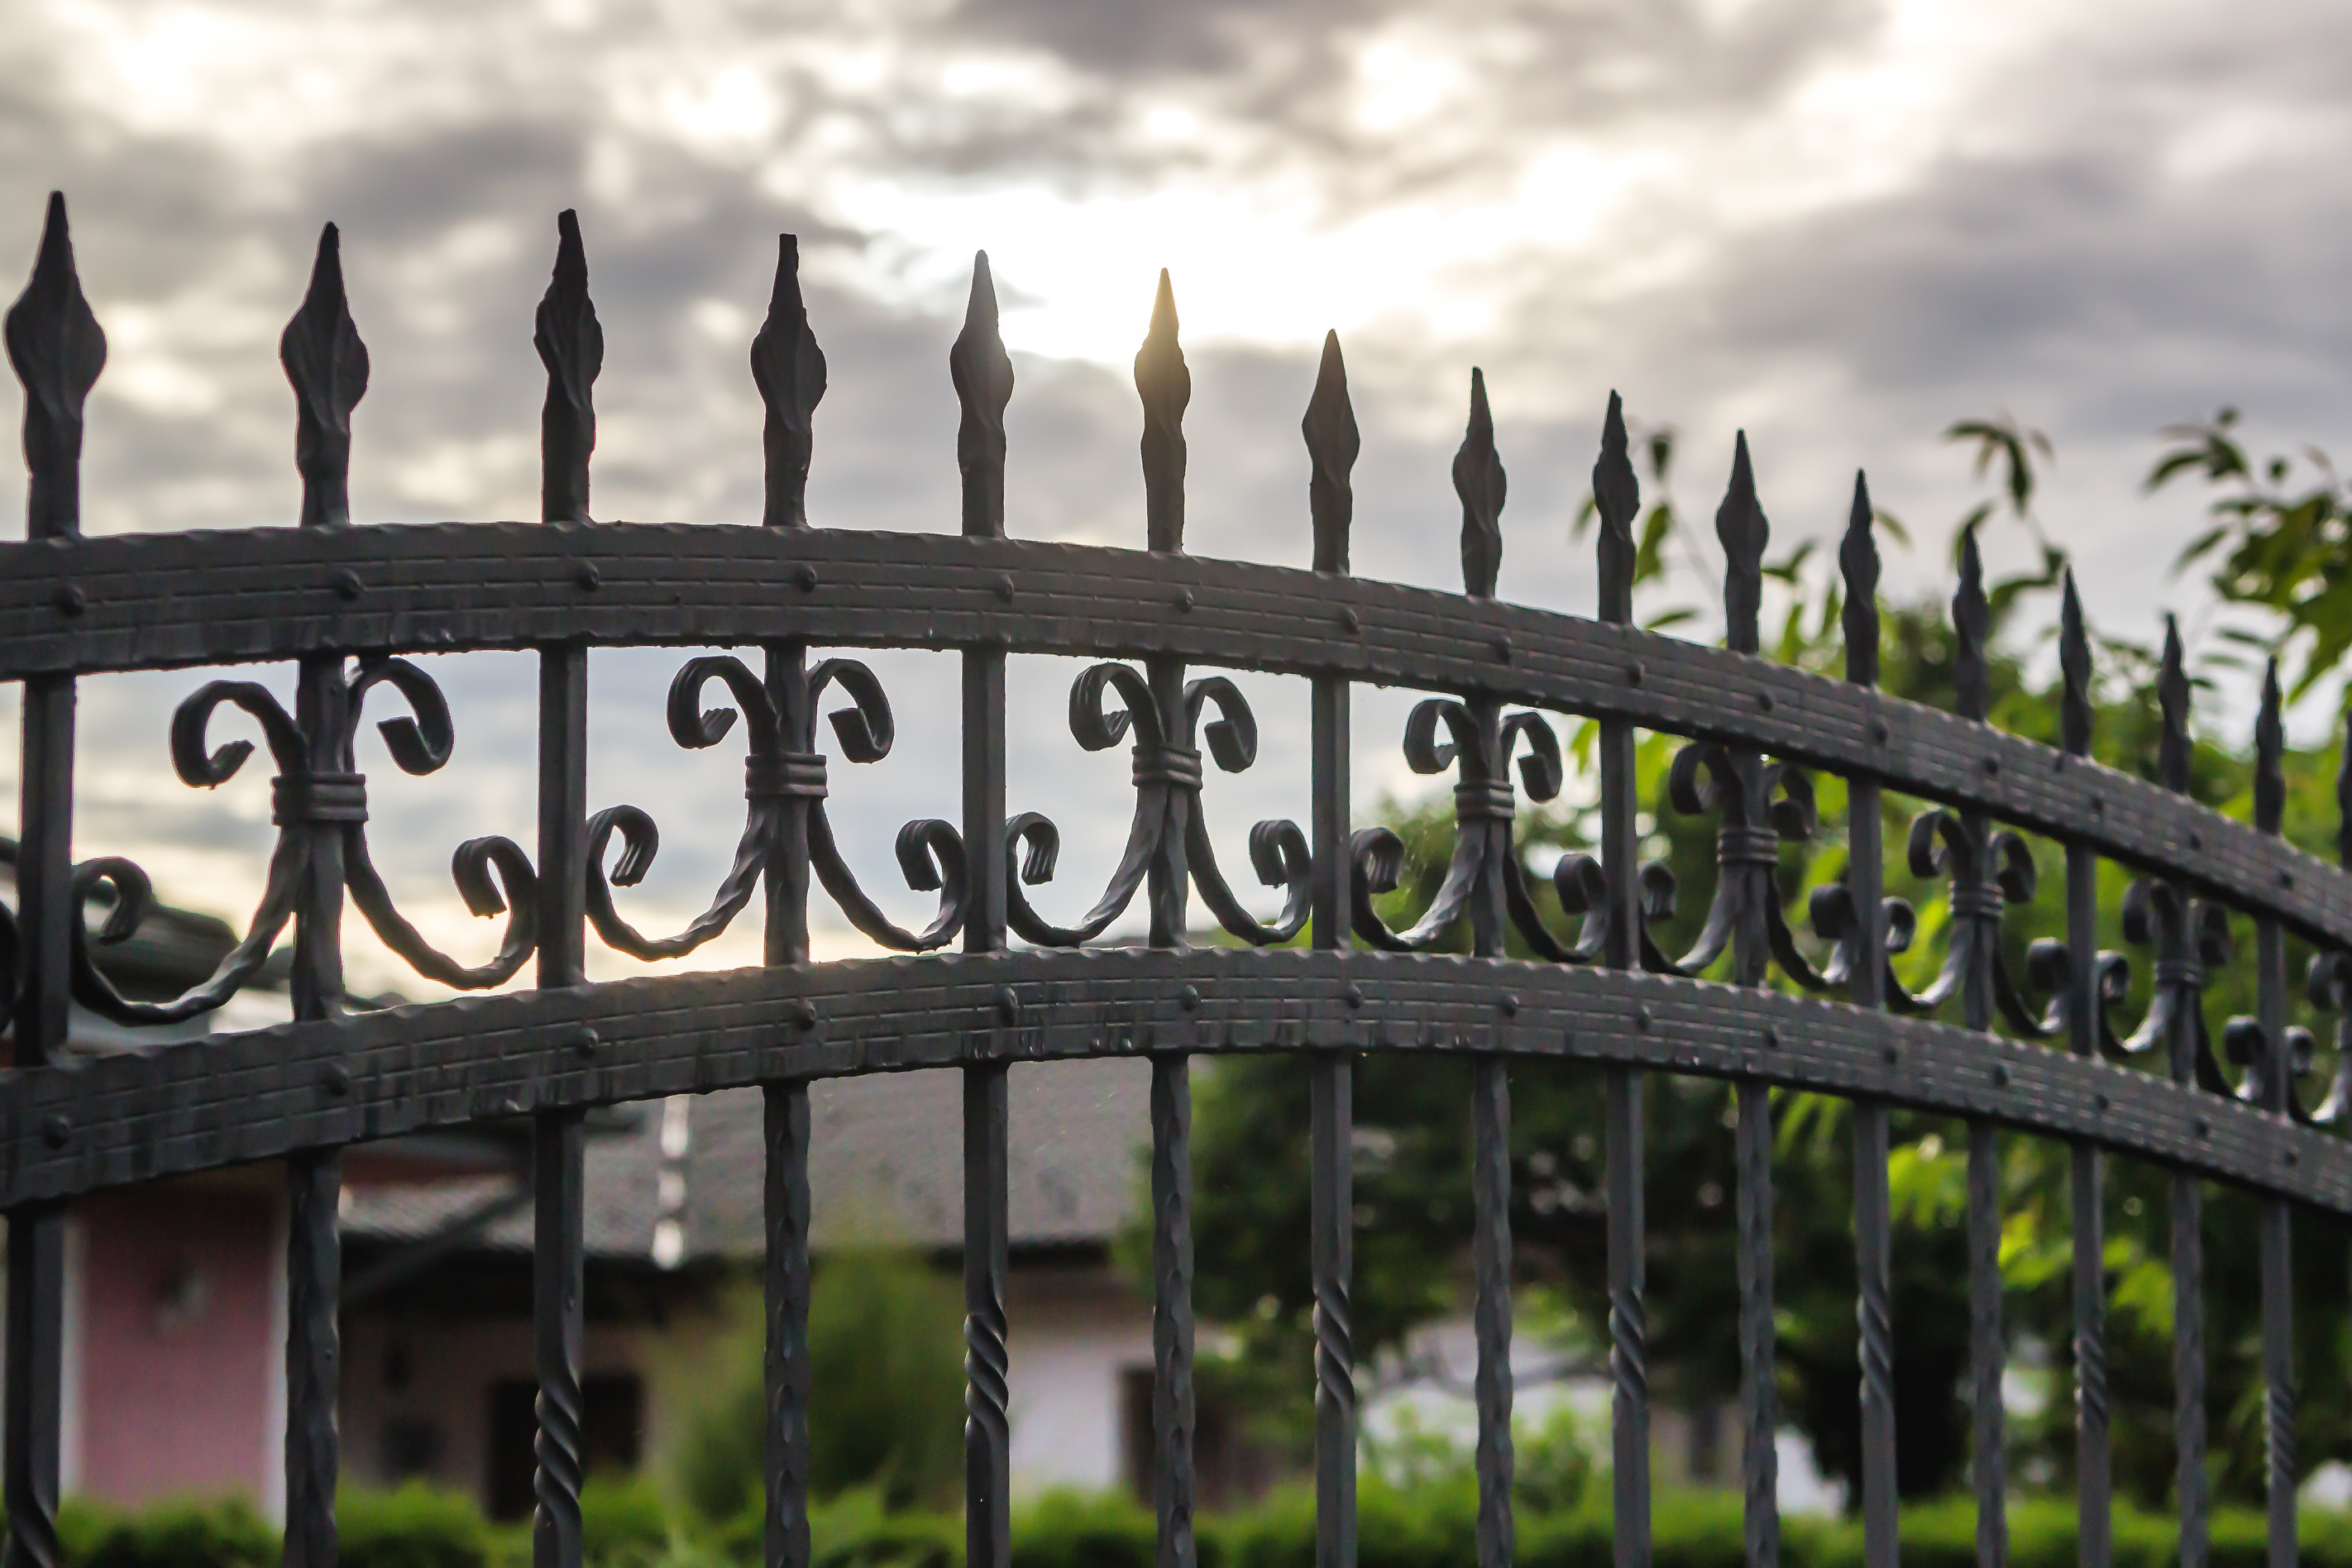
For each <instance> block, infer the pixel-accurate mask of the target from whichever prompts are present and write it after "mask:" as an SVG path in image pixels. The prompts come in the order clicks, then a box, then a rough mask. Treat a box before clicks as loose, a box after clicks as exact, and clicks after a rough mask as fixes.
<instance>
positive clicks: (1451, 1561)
mask: <svg viewBox="0 0 2352 1568" xmlns="http://www.w3.org/2000/svg"><path fill="white" fill-rule="evenodd" d="M1593 1490H1594V1491H1596V1492H1599V1491H1601V1490H1602V1489H1600V1488H1595V1489H1593ZM1596 1501H1597V1502H1598V1503H1599V1504H1600V1505H1601V1506H1597V1507H1595V1506H1586V1507H1580V1508H1575V1509H1570V1510H1561V1511H1559V1512H1553V1513H1543V1512H1537V1511H1533V1510H1526V1511H1522V1512H1521V1514H1520V1516H1519V1534H1518V1551H1517V1557H1516V1562H1517V1564H1518V1565H1519V1568H1601V1565H1604V1564H1606V1563H1608V1562H1609V1560H1610V1530H1609V1513H1608V1510H1607V1507H1606V1499H1605V1497H1603V1498H1601V1499H1597V1500H1596ZM1476 1515H1477V1497H1476V1493H1475V1489H1473V1488H1471V1487H1469V1486H1467V1485H1465V1484H1461V1483H1458V1482H1447V1483H1441V1484H1435V1485H1431V1486H1424V1487H1418V1488H1415V1489H1412V1490H1410V1491H1405V1490H1400V1489H1396V1488H1392V1487H1388V1486H1384V1485H1382V1484H1381V1483H1380V1482H1378V1481H1375V1480H1369V1479H1368V1480H1367V1482H1366V1483H1365V1485H1364V1487H1363V1490H1362V1493H1361V1497H1360V1507H1359V1515H1358V1525H1357V1534H1358V1562H1359V1563H1360V1568H1470V1565H1471V1564H1472V1563H1473V1562H1474V1560H1475V1559H1474V1555H1473V1552H1472V1546H1471V1541H1472V1526H1473V1524H1474V1522H1475V1519H1476ZM583 1516H584V1523H585V1540H586V1548H587V1557H588V1562H589V1564H590V1568H751V1565H753V1564H756V1563H758V1562H759V1561H760V1550H759V1544H760V1533H759V1532H760V1521H759V1516H758V1515H757V1513H756V1512H754V1513H749V1514H746V1515H745V1516H743V1517H742V1518H741V1519H740V1520H739V1521H735V1522H734V1523H732V1524H730V1526H728V1527H727V1528H725V1529H723V1530H720V1531H697V1530H690V1529H688V1528H687V1527H685V1526H683V1525H681V1524H680V1523H679V1522H678V1520H677V1516H676V1515H674V1514H673V1513H672V1512H671V1511H670V1510H667V1508H665V1507H664V1505H663V1504H662V1502H661V1500H660V1499H659V1497H658V1496H657V1495H656V1493H655V1491H654V1490H653V1489H652V1488H651V1487H650V1486H648V1485H646V1484H645V1483H642V1482H625V1483H607V1482H603V1481H598V1482H593V1483H592V1484H591V1485H590V1487H589V1489H588V1491H587V1495H586V1496H585V1498H584V1499H583ZM2009 1518H2010V1562H2011V1564H2013V1568H2074V1562H2075V1554H2074V1503H2073V1502H2072V1500H2067V1499H2062V1498H2048V1497H2034V1498H2024V1499H2020V1500H2015V1501H2013V1502H2011V1506H2010V1516H2009ZM341 1526H342V1564H343V1568H527V1565H528V1563H529V1562H530V1531H529V1529H528V1527H526V1526H520V1525H496V1524H491V1523H489V1522H488V1521H485V1520H484V1519H483V1518H482V1516H481V1514H480V1513H479V1512H478V1510H476V1509H475V1507H474V1505H473V1504H472V1503H471V1502H469V1501H467V1500H465V1499H463V1498H459V1497H457V1496H453V1495H451V1494H448V1493H444V1492H436V1491H432V1490H430V1489H425V1488H424V1487H421V1486H409V1487H404V1488H402V1489H400V1490H398V1491H392V1492H357V1491H354V1492H348V1493H346V1494H345V1495H344V1497H343V1499H342V1507H341ZM810 1527H811V1536H812V1544H813V1547H814V1552H813V1555H814V1564H813V1568H961V1563H962V1562H963V1521H962V1520H961V1518H960V1517H957V1516H955V1515H951V1514H942V1513H922V1512H918V1513H890V1512H886V1511H885V1510H883V1509H882V1508H881V1506H880V1505H879V1503H878V1502H877V1500H875V1499H874V1497H873V1496H872V1495H871V1494H868V1493H852V1494H849V1495H846V1496H844V1497H841V1498H837V1499H835V1500H832V1501H830V1502H826V1503H822V1504H819V1505H818V1506H817V1507H815V1508H814V1509H812V1510H810ZM2115 1535H2116V1552H2115V1560H2116V1568H2172V1564H2173V1562H2174V1552H2173V1531H2172V1527H2171V1524H2170V1522H2169V1521H2167V1520H2164V1519H2162V1518H2159V1517H2156V1516H2152V1515H2148V1514H2143V1513H2140V1512H2137V1510H2130V1509H2118V1510H2116V1521H2115ZM58 1536H59V1540H60V1543H61V1545H62V1546H63V1548H64V1560H65V1563H64V1568H276V1564H277V1563H278V1532H277V1531H275V1530H273V1529H271V1528H270V1526H269V1525H268V1523H267V1522H266V1521H264V1520H263V1519H262V1518H261V1517H260V1516H259V1515H258V1514H257V1513H256V1512H255V1511H254V1510H253V1509H252V1508H251V1507H250V1506H249V1505H248V1504H246V1503H244V1502H213V1503H205V1502H196V1501H182V1502H172V1503H164V1504H159V1505H156V1506H154V1507H152V1508H146V1509H141V1510H134V1511H122V1510H110V1509H105V1508H101V1507H98V1506H95V1505H92V1504H89V1503H86V1502H80V1501H75V1502H69V1503H68V1504H67V1505H66V1506H65V1508H64V1509H63V1510H60V1512H59V1515H58ZM2302 1537H2303V1539H2302V1548H2303V1561H2304V1563H2305V1564H2306V1565H2307V1568H2352V1515H2347V1514H2345V1513H2340V1512H2335V1511H2320V1510H2305V1513H2304V1516H2303V1530H2302ZM1199 1540H1200V1556H1201V1564H1202V1568H1313V1563H1314V1560H1315V1505H1314V1499H1313V1497H1312V1495H1311V1494H1309V1493H1307V1492H1306V1491H1304V1490H1301V1489H1286V1490H1282V1491H1278V1492H1276V1493H1275V1494H1274V1495H1273V1496H1271V1497H1269V1498H1267V1499H1266V1500H1264V1501H1263V1502H1260V1503H1257V1504H1255V1505H1254V1506H1252V1507H1250V1508H1247V1509H1244V1510H1235V1511H1234V1512H1230V1513H1223V1514H1214V1515H1207V1516H1203V1517H1202V1520H1201V1521H1200V1529H1199ZM1652 1541H1653V1548H1652V1562H1653V1563H1654V1568H1742V1552H1741V1531H1740V1515H1739V1500H1738V1496H1737V1495H1736V1494H1733V1493H1729V1492H1688V1493H1668V1494H1664V1495H1662V1496H1661V1497H1660V1498H1659V1500H1658V1503H1657V1507H1656V1510H1655V1512H1654V1525H1653V1529H1652ZM1780 1557H1781V1562H1782V1563H1784V1564H1786V1568H1862V1562H1863V1552H1862V1530H1861V1527H1860V1526H1859V1525H1858V1524H1855V1523H1853V1521H1847V1520H1842V1519H1824V1518H1819V1517H1815V1516H1811V1515H1805V1516H1798V1517H1792V1518H1790V1519H1788V1520H1786V1521H1783V1523H1782V1529H1781V1551H1780ZM1152 1559H1153V1538H1152V1522H1151V1515H1150V1512H1149V1510H1145V1509H1142V1508H1140V1507H1138V1506H1137V1505H1136V1504H1135V1503H1133V1502H1132V1501H1130V1500H1128V1499H1126V1498H1125V1497H1122V1496H1118V1495H1109V1494H1084V1493H1076V1492H1052V1493H1047V1494H1045V1495H1043V1496H1040V1497H1037V1498H1034V1499H1031V1500H1026V1501H1024V1503H1023V1504H1022V1505H1021V1506H1020V1507H1019V1508H1017V1509H1016V1510H1014V1511H1013V1568H1152ZM1975 1560H1976V1515H1975V1510H1974V1509H1973V1507H1972V1506H1971V1505H1970V1503H1969V1500H1967V1499H1965V1498H1953V1499H1946V1500H1938V1501H1936V1502H1932V1503H1927V1504H1919V1505H1914V1506H1912V1507H1908V1508H1906V1509H1905V1510H1904V1512H1903V1562H1904V1568H1974V1563H1975ZM2263 1562H2264V1552H2263V1518H2262V1515H2261V1514H2260V1513H2258V1512H2256V1511H2254V1510H2250V1509H2223V1510H2220V1511H2218V1512H2217V1513H2216V1514H2215V1515H2214V1519H2213V1553H2212V1563H2213V1568H2263Z"/></svg>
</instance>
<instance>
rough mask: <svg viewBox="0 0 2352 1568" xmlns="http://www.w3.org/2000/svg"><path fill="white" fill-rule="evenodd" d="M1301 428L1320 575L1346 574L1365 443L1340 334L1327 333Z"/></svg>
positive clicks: (1309, 507) (1308, 502)
mask: <svg viewBox="0 0 2352 1568" xmlns="http://www.w3.org/2000/svg"><path fill="white" fill-rule="evenodd" d="M1298 427H1299V429H1300V430H1302V431H1304V432H1305V433H1306V436H1307V516H1308V517H1309V518H1311V519H1312V520H1313V521H1314V524H1315V570H1317V571H1318V572H1345V571H1347V569H1348V528H1349V524H1350V523H1351V522H1353V521H1355V516H1356V491H1355V488H1354V486H1353V484H1352V483H1351V482H1350V480H1349V473H1350V472H1351V471H1352V470H1353V469H1354V468H1355V466H1356V454H1357V453H1359V452H1360V451H1361V450H1363V445H1364V443H1363V438H1362V437H1361V436H1360V435H1359V434H1358V432H1357V430H1356V409H1355V405H1353V404H1351V403H1349V401H1348V366H1347V363H1346V362H1345V361H1344V360H1342V359H1341V358H1340V357H1339V333H1338V332H1336V331H1334V332H1326V333H1324V334H1323V363H1322V364H1321V365H1320V366H1319V367H1318V368H1317V370H1316V372H1315V394H1314V395H1313V396H1311V397H1309V398H1308V399H1307V417H1306V418H1304V419H1302V420H1300V421H1299V425H1298Z"/></svg>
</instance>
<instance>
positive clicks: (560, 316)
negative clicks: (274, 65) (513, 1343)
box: [531, 209, 604, 1568]
mask: <svg viewBox="0 0 2352 1568" xmlns="http://www.w3.org/2000/svg"><path fill="white" fill-rule="evenodd" d="M556 229H557V234H558V244H557V247H556V255H555V268H554V273H553V276H552V277H551V279H550V280H549V283H548V287H547V293H546V295H545V297H544V298H543V299H541V301H540V305H539V319H538V330H537V331H536V333H535V334H534V339H533V341H534V342H535V343H536V345H537V347H538V349H539V355H540V358H541V361H542V362H543V363H545V364H546V366H547V401H546V403H545V405H543V407H542V408H541V414H540V443H541V452H540V465H541V470H540V474H541V477H540V516H541V521H546V522H550V523H579V522H586V521H588V458H589V454H590V453H591V452H593V450H594V449H595V446H596V412H595V405H594V403H593V390H592V389H593V384H594V383H595V380H596V373H597V371H598V370H599V369H600V368H602V366H603V363H604V331H603V329H602V328H601V327H600V326H599V325H598V324H597V321H596V309H595V306H594V305H593V304H592V303H591V302H590V300H589V298H588V257H587V252H586V250H585V249H584V248H583V246H582V244H581V240H580V220H579V218H578V216H577V215H575V214H574V213H572V212H571V211H570V210H568V209H567V210H566V211H565V212H563V213H562V215H561V216H559V217H558V218H557V220H556ZM587 818H588V649H587V647H586V645H585V644H583V643H577V642H567V643H551V644H547V645H544V646H542V647H541V649H540V652H539V900H540V907H539V973H538V981H539V984H540V985H541V987H542V988H546V989H557V988H562V987H567V986H573V985H581V984H586V982H587V978H588V975H587V929H586V921H585V905H584V898H585V892H586V881H587V843H586V832H587ZM582 1118H583V1113H582V1112H581V1111H579V1110H574V1109H572V1108H569V1107H559V1108H557V1109H554V1110H542V1111H541V1112H539V1113H538V1114H537V1116H536V1117H534V1118H533V1124H532V1157H531V1194H532V1207H533V1214H532V1228H531V1321H532V1334H531V1337H532V1359H533V1361H534V1363H535V1364H536V1366H537V1369H538V1377H539V1408H538V1415H539V1434H538V1440H537V1443H536V1448H537V1453H538V1460H539V1467H538V1473H537V1475H536V1477H535V1479H534V1482H533V1488H534V1490H535V1491H536V1492H537V1494H538V1508H537V1510H536V1512H535V1513H534V1515H533V1518H532V1521H531V1562H532V1564H533V1568H580V1559H581V1525H580V1483H581V1479H582V1455H581V1447H580V1443H581V1436H580V1434H581V1421H582V1417H583V1410H582V1404H581V1389H580V1356H581V1342H582V1339H583V1320H582V1312H583V1294H584V1289H585V1280H584V1268H585V1261H586V1260H585V1257H584V1252H585V1237H584V1219H583V1202H584V1195H585V1194H584V1193H583V1187H584V1181H583V1164H582V1162H583V1119H582Z"/></svg>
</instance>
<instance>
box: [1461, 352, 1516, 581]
mask: <svg viewBox="0 0 2352 1568" xmlns="http://www.w3.org/2000/svg"><path fill="white" fill-rule="evenodd" d="M1505 489H1507V484H1506V481H1505V479H1504V476H1503V460H1502V458H1498V457H1496V455H1495V416H1494V413H1493V411H1492V410H1490V409H1489V408H1488V407H1487V406H1486V372H1484V371H1482V370H1480V369H1478V368H1477V367H1476V366H1475V365H1473V366H1472V367H1471V369H1470V426H1469V428H1468V429H1467V430H1465V431H1464V432H1463V436H1462V449H1461V450H1460V451H1458V452H1456V453H1454V494H1455V495H1458V496H1460V497H1461V498H1462V588H1463V591H1464V592H1465V593H1466V594H1468V595H1471V596H1472V597H1474V598H1480V599H1491V598H1493V597H1494V596H1495V584H1496V580H1497V579H1499V578H1500V577H1501V576H1502V574H1503V494H1504V491H1505Z"/></svg>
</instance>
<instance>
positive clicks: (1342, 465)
mask: <svg viewBox="0 0 2352 1568" xmlns="http://www.w3.org/2000/svg"><path fill="white" fill-rule="evenodd" d="M1301 428H1302V429H1303V431H1304V433H1305V435H1306V437H1307V455H1308V458H1309V459H1310V463H1311V468H1312V471H1311V474H1310V476H1309V478H1308V480H1307V510H1308V512H1309V514H1310V517H1311V520H1312V522H1313V526H1314V531H1315V570H1316V571H1318V572H1328V573H1332V574H1339V575H1345V574H1346V573H1347V571H1348V531H1349V525H1350V524H1351V522H1352V521H1353V519H1354V514H1355V494H1354V490H1353V489H1352V487H1351V483H1350V479H1349V470H1350V469H1351V468H1353V467H1354V464H1355V461H1356V455H1357V452H1358V451H1359V449H1360V437H1359V436H1358V433H1357V429H1356V417H1355V413H1354V410H1353V409H1352V408H1351V407H1350V406H1349V400H1348V372H1347V366H1346V364H1345V363H1344V362H1343V361H1342V360H1341V358H1340V354H1339V333H1337V332H1332V333H1329V334H1328V335H1326V337H1325V338H1324V340H1323V362H1322V364H1321V366H1320V367H1319V369H1318V374H1317V375H1316V380H1315V393H1314V395H1313V396H1312V397H1311V398H1310V399H1309V400H1308V402H1307V417H1306V418H1305V420H1304V421H1303V422H1302V425H1301ZM1310 701H1311V704H1312V708H1311V711H1310V715H1309V724H1310V728H1311V731H1312V738H1311V741H1310V747H1311V751H1312V757H1311V767H1312V770H1313V793H1314V801H1313V816H1312V818H1311V826H1312V827H1313V830H1314V844H1313V847H1312V861H1313V865H1314V875H1315V886H1314V895H1313V896H1314V905H1313V908H1312V910H1311V911H1310V912H1311V915H1312V919H1313V930H1312V940H1313V942H1314V944H1315V947H1316V948H1317V950H1318V951H1319V952H1347V951H1348V879H1349V854H1348V838H1349V833H1348V829H1349V756H1348V745H1349V706H1350V702H1349V684H1348V679H1347V678H1346V677H1345V676H1341V675H1317V676H1315V677H1313V678H1312V686H1311V697H1310ZM1307 1072H1308V1075H1309V1076H1308V1080H1307V1095H1308V1101H1309V1109H1308V1115H1309V1118H1310V1121H1311V1122H1312V1127H1311V1135H1310V1139H1309V1142H1310V1149H1309V1152H1308V1162H1309V1165H1310V1172H1309V1182H1310V1189H1311V1190H1310V1194H1309V1198H1308V1207H1309V1210H1310V1215H1309V1229H1310V1232H1311V1245H1310V1251H1311V1252H1312V1254H1313V1256H1312V1258H1311V1259H1310V1266H1311V1267H1312V1268H1313V1270H1314V1291H1315V1568H1356V1342H1355V1320H1354V1315H1353V1313H1352V1311H1351V1310H1350V1309H1349V1300H1348V1296H1349V1288H1350V1286H1351V1284H1352V1282H1353V1278H1354V1272H1355V1163H1354V1162H1355V1084H1356V1068H1355V1062H1354V1058H1352V1057H1350V1056H1349V1055H1347V1054H1345V1053H1342V1052H1339V1051H1328V1052H1324V1053H1321V1054H1319V1055H1318V1056H1316V1057H1315V1058H1313V1060H1312V1061H1311V1062H1310V1064H1309V1065H1308V1068H1307Z"/></svg>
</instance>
